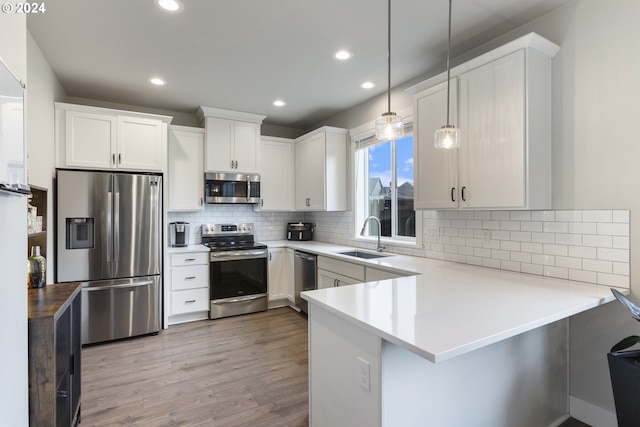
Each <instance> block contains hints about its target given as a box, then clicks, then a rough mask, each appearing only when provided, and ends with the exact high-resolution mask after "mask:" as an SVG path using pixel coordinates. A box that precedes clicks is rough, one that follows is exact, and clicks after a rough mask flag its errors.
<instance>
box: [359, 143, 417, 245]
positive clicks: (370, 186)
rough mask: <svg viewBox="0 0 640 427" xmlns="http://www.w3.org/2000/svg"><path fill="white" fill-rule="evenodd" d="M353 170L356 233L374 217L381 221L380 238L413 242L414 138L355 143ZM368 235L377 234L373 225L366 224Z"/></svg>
mask: <svg viewBox="0 0 640 427" xmlns="http://www.w3.org/2000/svg"><path fill="white" fill-rule="evenodd" d="M355 168H356V201H357V202H356V227H355V228H356V231H359V230H360V228H361V227H362V224H363V223H364V220H365V218H367V217H368V216H370V215H373V216H375V217H377V218H378V219H379V220H380V223H381V225H382V226H381V234H382V236H383V237H386V238H391V239H397V240H405V241H415V236H416V218H415V211H414V209H413V135H411V134H409V135H406V136H405V137H403V138H402V139H399V140H397V141H385V142H375V141H373V140H370V142H368V143H367V142H364V143H360V144H358V145H357V146H356V156H355ZM368 235H369V236H377V235H378V230H377V226H376V224H375V222H369V227H368Z"/></svg>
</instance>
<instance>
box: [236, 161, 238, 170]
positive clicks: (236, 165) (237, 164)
mask: <svg viewBox="0 0 640 427" xmlns="http://www.w3.org/2000/svg"><path fill="white" fill-rule="evenodd" d="M236 169H238V161H237V160H236Z"/></svg>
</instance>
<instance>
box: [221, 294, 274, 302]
mask: <svg viewBox="0 0 640 427" xmlns="http://www.w3.org/2000/svg"><path fill="white" fill-rule="evenodd" d="M265 295H266V294H257V295H247V296H245V297H238V298H228V299H224V300H217V301H216V300H214V301H211V303H212V304H233V303H236V302H246V301H252V300H254V299H259V298H264V297H265Z"/></svg>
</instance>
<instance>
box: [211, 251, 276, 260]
mask: <svg viewBox="0 0 640 427" xmlns="http://www.w3.org/2000/svg"><path fill="white" fill-rule="evenodd" d="M267 253H268V251H267V250H266V249H264V250H259V251H228V252H211V261H222V258H226V259H229V258H236V259H252V258H266V257H267ZM214 258H220V259H217V260H214Z"/></svg>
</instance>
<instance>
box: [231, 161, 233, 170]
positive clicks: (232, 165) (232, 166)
mask: <svg viewBox="0 0 640 427" xmlns="http://www.w3.org/2000/svg"><path fill="white" fill-rule="evenodd" d="M231 169H233V160H231Z"/></svg>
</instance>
